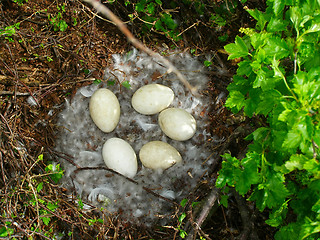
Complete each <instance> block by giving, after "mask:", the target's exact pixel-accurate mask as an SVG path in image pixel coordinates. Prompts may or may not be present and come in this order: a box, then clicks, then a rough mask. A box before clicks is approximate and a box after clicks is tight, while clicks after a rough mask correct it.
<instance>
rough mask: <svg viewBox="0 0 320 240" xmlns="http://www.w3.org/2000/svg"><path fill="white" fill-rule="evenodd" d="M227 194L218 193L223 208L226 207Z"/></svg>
mask: <svg viewBox="0 0 320 240" xmlns="http://www.w3.org/2000/svg"><path fill="white" fill-rule="evenodd" d="M228 199H229V196H228V195H220V204H222V205H223V206H224V207H225V208H227V207H228Z"/></svg>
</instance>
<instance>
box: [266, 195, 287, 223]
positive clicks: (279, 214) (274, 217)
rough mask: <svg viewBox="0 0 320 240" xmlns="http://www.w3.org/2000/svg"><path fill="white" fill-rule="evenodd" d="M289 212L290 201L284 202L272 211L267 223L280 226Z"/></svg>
mask: <svg viewBox="0 0 320 240" xmlns="http://www.w3.org/2000/svg"><path fill="white" fill-rule="evenodd" d="M287 212H288V201H286V202H284V203H283V204H282V205H281V206H280V207H279V208H278V209H277V208H275V209H274V210H273V211H272V213H270V215H269V219H268V220H266V223H267V224H269V225H270V226H272V227H278V226H279V225H280V224H282V222H283V220H284V219H285V218H286V215H287Z"/></svg>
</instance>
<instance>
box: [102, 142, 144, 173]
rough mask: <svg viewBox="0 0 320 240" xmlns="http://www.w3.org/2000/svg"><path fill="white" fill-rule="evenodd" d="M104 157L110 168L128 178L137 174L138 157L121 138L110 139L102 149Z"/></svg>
mask: <svg viewBox="0 0 320 240" xmlns="http://www.w3.org/2000/svg"><path fill="white" fill-rule="evenodd" d="M102 157H103V160H104V162H105V164H106V165H107V167H108V168H110V169H112V170H114V171H116V172H118V173H121V174H122V175H124V176H127V177H130V178H132V177H134V176H135V175H136V173H137V169H138V163H137V156H136V153H135V152H134V150H133V148H132V147H131V146H130V144H129V143H127V142H126V141H124V140H123V139H121V138H110V139H108V140H107V141H106V142H105V144H104V145H103V148H102Z"/></svg>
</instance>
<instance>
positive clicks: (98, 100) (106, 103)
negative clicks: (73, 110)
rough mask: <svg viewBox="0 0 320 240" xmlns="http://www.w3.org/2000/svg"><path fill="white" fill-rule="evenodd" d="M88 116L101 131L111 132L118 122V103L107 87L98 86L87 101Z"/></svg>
mask: <svg viewBox="0 0 320 240" xmlns="http://www.w3.org/2000/svg"><path fill="white" fill-rule="evenodd" d="M89 110H90V116H91V118H92V120H93V122H94V123H95V124H96V125H97V127H98V128H99V129H100V130H101V131H103V132H106V133H108V132H112V131H113V130H114V129H115V128H116V126H117V125H118V123H119V119H120V104H119V101H118V99H117V97H116V95H114V93H113V92H111V91H110V90H109V89H106V88H100V89H98V90H97V91H95V92H94V94H93V95H92V96H91V99H90V103H89Z"/></svg>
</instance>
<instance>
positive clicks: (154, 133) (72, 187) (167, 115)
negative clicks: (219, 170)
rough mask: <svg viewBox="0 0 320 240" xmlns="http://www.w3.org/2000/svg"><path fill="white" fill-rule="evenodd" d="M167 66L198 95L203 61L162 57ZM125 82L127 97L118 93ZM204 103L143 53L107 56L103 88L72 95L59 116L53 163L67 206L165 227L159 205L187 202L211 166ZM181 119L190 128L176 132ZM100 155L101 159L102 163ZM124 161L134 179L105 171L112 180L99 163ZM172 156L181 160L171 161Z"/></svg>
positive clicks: (168, 211) (168, 207)
mask: <svg viewBox="0 0 320 240" xmlns="http://www.w3.org/2000/svg"><path fill="white" fill-rule="evenodd" d="M167 58H168V59H169V60H170V61H171V62H172V63H173V64H174V65H175V66H176V67H177V68H178V69H179V70H180V71H182V72H183V74H184V76H185V77H186V79H187V80H188V81H189V82H190V84H192V85H193V86H197V87H198V88H199V89H200V91H202V89H203V88H202V87H203V86H206V83H208V81H209V78H208V77H207V72H206V68H205V67H204V65H203V63H202V61H199V60H198V59H197V58H195V57H194V56H191V55H190V54H187V53H181V52H168V53H167ZM124 81H127V82H128V83H129V84H130V89H127V88H123V87H122V85H121V83H122V82H124ZM112 82H114V84H112ZM116 83H120V84H116ZM155 84H157V85H155ZM163 85H165V86H163ZM155 86H156V87H155ZM150 88H151V89H150ZM152 88H153V89H152ZM106 89H108V90H106ZM164 89H165V90H164ZM101 91H102V92H108V93H106V94H108V97H107V101H102V100H101V99H104V97H105V96H106V94H102V95H103V97H101V96H99V95H100V92H101ZM141 91H142V94H141ZM153 91H155V92H156V93H155V92H153ZM172 91H173V93H174V94H172ZM114 95H115V96H114ZM94 99H97V100H98V101H97V102H98V103H96V104H95V103H94ZM171 101H172V103H171V104H170V102H171ZM99 102H100V103H103V102H104V103H103V104H99ZM211 102H212V100H211V99H210V97H208V96H205V95H202V96H196V97H195V96H193V95H192V94H191V93H190V92H189V91H187V89H186V88H185V87H184V86H183V85H182V84H181V83H180V82H179V81H177V78H176V76H175V75H174V74H173V73H168V72H167V68H165V67H164V66H163V65H162V64H161V63H159V62H157V61H156V60H154V59H153V58H152V57H150V56H148V55H147V54H145V53H139V52H138V51H136V50H135V49H133V50H132V51H131V52H130V53H126V54H123V55H120V54H114V55H113V62H112V65H110V67H108V68H106V70H105V77H104V81H103V82H102V83H100V84H95V83H94V84H91V85H88V86H84V87H82V88H79V89H78V91H77V92H76V94H75V95H74V96H73V98H72V99H66V104H65V105H63V107H64V110H63V111H61V112H60V113H59V115H58V120H57V126H58V127H59V132H57V139H56V142H55V144H56V146H55V151H56V152H57V153H58V156H57V158H56V160H57V163H61V165H62V167H63V168H64V177H63V179H62V181H61V185H62V187H64V188H66V189H67V190H68V192H69V193H70V196H72V197H73V198H75V199H76V198H81V199H82V201H83V202H84V203H85V204H87V207H88V208H89V209H91V207H90V206H96V207H98V208H100V207H103V208H104V209H105V211H106V214H117V217H120V218H121V219H122V220H127V221H131V222H134V223H136V224H143V225H149V226H150V225H153V224H167V223H168V221H170V219H171V216H172V215H174V213H175V209H174V206H173V205H172V204H170V203H169V202H168V201H166V200H164V198H166V199H170V200H172V201H175V202H179V201H181V200H182V199H183V198H186V197H188V194H189V193H190V191H192V189H194V188H195V187H196V186H197V185H198V183H199V180H200V179H201V178H203V176H205V175H206V171H208V169H209V168H210V166H211V164H212V162H213V161H214V157H212V151H211V144H212V139H213V136H212V135H211V134H210V132H209V131H208V128H207V126H208V123H209V121H210V119H209V117H208V115H207V114H206V112H207V110H208V109H209V107H210V106H209V105H210V104H211ZM92 104H93V105H95V107H94V109H95V110H92V109H91V107H92V106H93V105H92ZM155 106H156V107H155ZM118 107H119V108H118ZM104 108H107V109H108V110H103V109H104ZM120 108H121V110H120ZM152 109H156V110H152ZM172 109H174V110H172ZM92 111H94V112H95V113H93V112H92ZM108 111H110V112H109V113H108V114H109V115H108V114H107V112H108ZM120 111H121V113H120ZM172 111H173V112H175V113H174V114H173V113H172ZM106 114H107V117H106V116H105V115H106ZM191 115H192V116H193V118H194V119H195V120H196V123H195V121H194V120H191V119H193V118H192V117H190V116H191ZM186 116H189V118H188V117H187V118H186ZM93 119H94V121H95V122H94V121H93ZM181 119H189V120H186V122H189V124H187V125H185V124H182V122H183V121H181ZM100 121H102V122H101V123H100ZM104 125H106V129H104ZM188 126H189V127H188ZM190 126H191V127H190ZM179 129H180V130H179ZM190 129H191V130H190ZM193 131H195V133H194V135H193ZM181 134H182V135H181ZM188 138H190V139H189V140H185V139H188ZM209 138H210V139H211V142H209V141H208V139H209ZM217 140H219V139H217ZM213 141H215V140H213ZM159 145H166V146H171V147H172V148H168V149H171V150H173V151H168V153H167V152H166V151H163V146H160V147H159ZM125 146H126V147H125ZM159 148H160V149H162V150H161V151H158V150H157V149H159ZM132 149H133V151H132ZM145 149H147V151H145ZM148 149H149V150H150V149H151V152H152V153H150V151H149V150H148ZM157 151H158V152H157ZM104 152H107V157H106V156H104V157H103V155H104V154H103V153H104ZM125 152H126V154H124V153H125ZM172 152H174V153H176V155H174V154H173V153H172ZM160 153H162V154H165V155H166V156H171V155H173V156H174V158H175V159H176V160H175V162H176V164H174V166H172V164H173V163H172V162H170V160H167V159H168V158H167V157H165V158H164V157H161V154H160ZM152 154H154V155H153V156H155V158H156V159H157V160H154V159H153V158H152V157H151V156H152ZM123 155H125V156H126V157H124V159H126V160H125V161H129V162H131V163H132V166H130V165H129V164H128V163H127V162H125V163H124V164H123V163H120V165H121V166H124V167H123V169H129V168H130V169H133V171H132V170H131V171H128V172H126V171H124V170H123V171H122V170H121V169H120V170H119V169H117V168H115V167H114V166H112V165H109V164H107V166H108V168H109V169H111V168H112V169H116V170H115V171H118V172H120V174H114V173H113V171H108V170H107V169H106V168H105V166H106V163H105V161H106V160H107V162H108V161H109V160H111V162H113V164H116V166H117V164H119V163H117V161H118V160H119V159H122V158H123ZM177 155H178V156H179V155H180V156H181V158H182V159H183V160H181V161H180V160H177V159H178V157H177ZM130 158H132V159H137V158H138V160H128V159H130ZM141 159H146V161H144V160H142V161H141ZM159 159H166V160H165V161H159ZM143 161H144V162H143ZM148 161H149V162H148ZM179 161H180V162H179ZM150 163H151V165H149V164H150ZM164 163H168V165H164ZM136 164H137V170H135V169H136ZM157 164H159V165H157ZM76 166H77V167H76ZM170 166H171V167H170ZM79 167H80V169H79ZM167 167H168V168H167ZM134 174H135V175H134ZM125 176H127V177H129V178H132V180H134V181H129V180H128V178H126V177H125ZM146 189H149V190H151V191H152V192H153V193H155V195H154V194H151V193H150V191H146ZM159 196H161V197H159Z"/></svg>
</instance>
